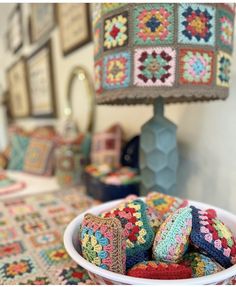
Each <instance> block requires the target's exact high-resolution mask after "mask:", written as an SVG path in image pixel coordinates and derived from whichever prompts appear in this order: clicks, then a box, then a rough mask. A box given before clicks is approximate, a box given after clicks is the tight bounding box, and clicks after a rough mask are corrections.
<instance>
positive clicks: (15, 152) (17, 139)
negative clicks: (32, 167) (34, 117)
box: [7, 133, 30, 170]
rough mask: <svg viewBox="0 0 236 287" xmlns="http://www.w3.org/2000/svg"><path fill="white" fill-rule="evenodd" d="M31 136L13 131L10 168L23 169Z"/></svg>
mask: <svg viewBox="0 0 236 287" xmlns="http://www.w3.org/2000/svg"><path fill="white" fill-rule="evenodd" d="M29 141H30V140H29V137H28V136H26V135H24V134H20V133H13V134H12V136H11V150H10V158H9V163H8V167H7V168H8V169H11V170H23V168H24V160H25V155H26V152H27V148H28V145H29Z"/></svg>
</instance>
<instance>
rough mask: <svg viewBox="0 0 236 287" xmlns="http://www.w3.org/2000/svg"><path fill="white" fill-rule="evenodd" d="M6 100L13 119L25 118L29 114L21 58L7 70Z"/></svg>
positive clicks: (24, 67)
mask: <svg viewBox="0 0 236 287" xmlns="http://www.w3.org/2000/svg"><path fill="white" fill-rule="evenodd" d="M6 76H7V84H8V100H9V108H10V113H11V116H12V117H13V118H22V117H27V116H29V114H30V103H29V90H28V80H27V67H26V61H25V58H24V57H22V58H20V60H18V61H17V62H16V63H14V64H13V65H12V66H11V67H10V68H9V69H8V70H7V74H6Z"/></svg>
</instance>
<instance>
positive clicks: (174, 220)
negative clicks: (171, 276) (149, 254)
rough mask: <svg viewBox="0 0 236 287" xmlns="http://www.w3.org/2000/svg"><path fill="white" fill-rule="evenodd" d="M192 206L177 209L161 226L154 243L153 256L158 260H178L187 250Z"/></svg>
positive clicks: (173, 261)
mask: <svg viewBox="0 0 236 287" xmlns="http://www.w3.org/2000/svg"><path fill="white" fill-rule="evenodd" d="M191 211H192V210H191V208H190V207H184V208H180V209H178V210H176V211H175V212H174V213H173V214H171V215H169V217H168V218H167V219H166V220H165V221H164V223H162V225H161V226H160V228H159V230H158V232H157V234H156V237H155V240H154V244H153V258H154V259H155V260H157V261H164V262H172V263H175V262H178V261H179V260H181V258H182V256H183V255H184V253H185V252H186V250H187V248H188V244H189V236H190V232H191V230H192V214H191Z"/></svg>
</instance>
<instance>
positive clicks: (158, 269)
mask: <svg viewBox="0 0 236 287" xmlns="http://www.w3.org/2000/svg"><path fill="white" fill-rule="evenodd" d="M127 275H129V276H132V277H139V278H148V279H162V280H168V279H169V280H171V279H172V280H174V279H187V278H191V277H192V269H191V268H190V267H188V266H185V265H184V264H176V263H164V262H156V261H145V262H141V263H138V264H136V265H135V266H133V267H132V268H131V269H130V270H128V272H127Z"/></svg>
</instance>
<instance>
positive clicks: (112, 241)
mask: <svg viewBox="0 0 236 287" xmlns="http://www.w3.org/2000/svg"><path fill="white" fill-rule="evenodd" d="M80 240H81V246H82V254H83V256H84V258H85V259H87V260H88V261H89V262H91V263H93V264H95V265H97V266H99V267H101V268H103V269H106V270H110V271H113V272H116V273H121V274H124V273H125V260H126V254H125V239H124V237H123V230H122V227H121V223H120V221H119V220H118V219H116V218H101V217H97V216H94V215H92V214H86V215H85V216H84V220H83V222H82V225H81V230H80Z"/></svg>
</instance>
